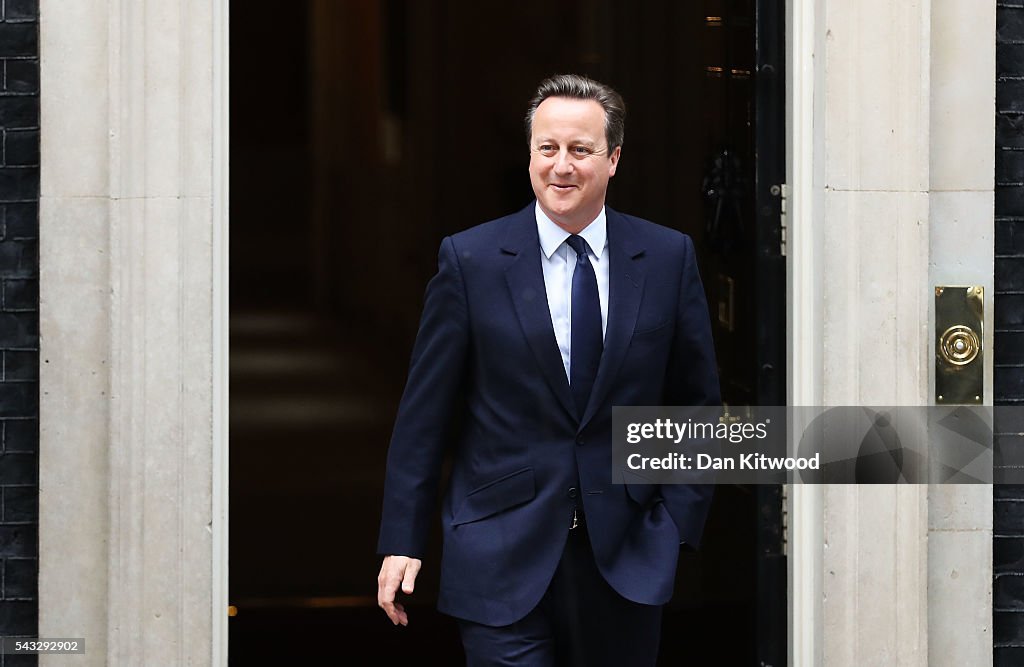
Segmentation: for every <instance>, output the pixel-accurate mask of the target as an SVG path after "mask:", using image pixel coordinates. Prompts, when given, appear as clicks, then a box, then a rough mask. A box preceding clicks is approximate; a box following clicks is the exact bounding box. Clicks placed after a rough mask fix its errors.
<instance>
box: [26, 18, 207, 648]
mask: <svg viewBox="0 0 1024 667" xmlns="http://www.w3.org/2000/svg"><path fill="white" fill-rule="evenodd" d="M226 5H227V2H226V0H223V1H217V2H213V3H210V2H203V1H201V0H183V1H182V2H163V1H162V0H139V1H136V0H120V1H117V0H115V1H114V2H105V1H104V2H100V1H98V0H80V1H76V2H72V3H67V2H56V1H54V0H42V6H41V15H42V17H43V18H42V21H41V51H42V61H41V91H42V95H41V113H42V131H41V136H42V175H41V191H42V193H41V200H40V239H41V241H40V265H41V276H40V319H41V323H40V328H41V332H40V338H41V352H40V355H41V358H42V363H41V372H40V387H41V405H40V423H41V433H40V552H41V558H40V621H39V632H40V636H43V637H84V638H85V640H86V653H85V655H84V656H81V657H80V658H78V659H76V661H77V664H82V665H182V664H212V663H214V662H217V663H222V662H224V648H225V647H224V646H223V645H224V643H225V640H226V636H225V633H224V617H225V615H226V600H225V599H224V597H225V590H226V589H225V586H224V583H225V581H226V580H225V571H224V563H225V562H226V561H225V559H224V557H223V554H224V541H225V538H226V526H225V524H224V522H223V518H224V516H225V514H224V511H223V510H224V508H223V506H222V504H221V502H220V501H221V500H222V498H223V493H225V492H226V488H225V486H224V484H223V483H222V473H223V464H224V460H223V452H224V450H223V445H224V439H223V433H224V424H223V421H222V420H221V417H222V415H223V413H221V412H218V411H215V400H218V401H223V395H222V388H223V386H222V385H221V384H218V383H219V382H220V381H221V380H222V379H223V378H224V377H226V376H223V375H221V374H222V373H223V372H224V362H225V361H226V356H224V354H223V352H224V350H225V347H224V340H223V331H224V328H223V326H222V320H223V317H224V316H225V314H226V312H225V311H224V308H223V303H224V299H225V298H226V297H225V294H226V291H225V289H223V288H226V283H224V284H220V282H219V281H221V280H222V275H223V271H221V269H222V268H224V267H223V262H222V255H221V253H222V251H223V249H224V248H225V247H226V245H225V244H226V239H224V238H223V237H222V235H221V234H220V232H221V231H222V230H223V228H222V227H218V225H222V224H223V223H224V220H225V218H224V202H225V199H224V195H225V194H226V192H225V190H226V185H225V184H226V181H225V180H224V178H223V176H224V173H225V171H224V169H225V165H226V162H225V159H226V155H225V154H224V152H223V151H222V150H220V146H221V145H226V137H227V135H226V123H224V122H223V111H224V102H225V100H226V94H227V89H226V85H224V82H226V74H225V71H224V65H225V64H226V58H224V47H225V46H226V41H225V40H226V34H227V33H226V24H225V23H224V22H223V21H224V19H225V18H226ZM216 142H220V143H216ZM66 660H67V658H66V657H65V656H61V657H56V658H52V659H46V658H44V659H43V660H41V663H42V664H55V665H56V664H63V663H64V662H66Z"/></svg>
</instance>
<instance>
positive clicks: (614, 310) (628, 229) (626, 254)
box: [541, 208, 645, 430]
mask: <svg viewBox="0 0 1024 667" xmlns="http://www.w3.org/2000/svg"><path fill="white" fill-rule="evenodd" d="M605 210H606V211H607V219H608V259H609V261H610V262H611V264H609V265H608V326H607V330H606V331H605V337H604V352H603V353H602V355H601V364H600V365H599V366H598V368H597V378H596V379H595V380H594V388H593V390H592V391H591V392H590V400H589V401H588V402H587V409H586V411H585V412H584V413H583V419H582V420H580V430H583V428H584V427H585V426H586V425H587V423H588V422H589V421H590V420H591V419H592V418H593V416H594V414H595V413H596V412H597V408H598V406H600V405H601V404H602V403H603V402H604V399H605V397H606V396H607V395H608V390H609V389H610V388H611V385H612V382H613V381H614V380H615V376H616V375H617V374H618V372H619V367H620V366H621V365H622V361H623V359H624V358H625V356H626V350H627V349H628V348H629V343H630V340H632V338H633V329H634V327H635V326H636V318H637V313H638V312H639V310H640V298H641V297H642V296H643V293H644V277H645V272H644V270H643V263H642V262H641V261H638V259H639V257H640V256H641V255H643V252H644V248H643V246H642V245H641V244H640V243H639V241H638V239H637V235H636V233H635V232H634V230H633V229H632V224H631V223H630V222H629V221H628V220H627V219H626V218H624V217H623V216H622V215H620V214H619V213H617V212H616V211H613V210H612V209H611V208H606V209H605ZM541 283H542V288H543V277H542V280H541ZM552 335H554V334H552ZM559 361H560V359H559ZM559 370H561V364H559ZM562 375H563V376H564V372H563V373H562ZM570 396H571V393H570Z"/></svg>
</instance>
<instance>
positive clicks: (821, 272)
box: [789, 0, 995, 666]
mask: <svg viewBox="0 0 1024 667" xmlns="http://www.w3.org/2000/svg"><path fill="white" fill-rule="evenodd" d="M994 12H995V7H994V5H993V6H982V5H978V4H977V3H969V2H965V1H964V0H917V1H909V2H899V3H892V2H888V1H887V0H865V1H864V2H856V3H851V2H843V1H841V0H822V1H819V2H812V1H810V0H808V1H805V2H801V1H799V0H798V1H796V2H794V3H792V5H791V6H790V14H791V17H792V20H791V24H790V27H791V29H792V31H791V33H790V45H791V51H790V52H791V56H792V57H791V63H790V64H791V70H792V71H791V75H790V76H791V89H790V92H789V94H790V99H791V101H792V104H791V124H790V137H791V142H790V146H791V149H792V151H791V155H790V158H791V169H790V177H791V178H792V180H791V183H792V185H793V188H792V190H791V192H792V196H793V202H792V203H793V208H792V212H793V217H792V238H793V254H792V255H791V257H792V259H791V263H792V272H791V289H792V291H791V305H792V307H791V311H792V312H791V317H792V320H791V324H792V327H793V331H794V344H793V347H791V350H790V354H791V378H792V382H793V386H792V397H793V401H794V402H796V403H798V404H803V405H808V404H815V403H818V404H822V405H929V404H932V403H933V402H934V401H933V399H932V387H933V386H934V379H933V377H932V375H933V371H932V366H933V364H932V358H933V357H932V355H933V354H934V347H933V341H932V337H933V333H932V332H933V330H934V326H933V322H934V319H933V318H934V313H933V312H932V295H933V286H934V284H935V283H936V282H950V283H953V284H983V285H986V286H987V293H986V297H987V305H988V312H989V317H990V318H991V304H992V302H991V282H992V250H991V246H992V244H991V237H990V234H991V229H992V204H991V198H992V189H993V181H992V173H993V170H992V162H991V159H992V158H991V156H992V154H993V132H992V127H993V120H992V119H993V115H994V114H993V111H994V110H993V106H992V105H993V94H992V90H991V89H992V86H993V82H994V78H995V67H994V62H995V61H994V16H995V14H994ZM808 124H809V125H808ZM968 222H969V224H970V229H971V232H972V233H973V234H974V236H973V237H972V238H971V240H970V241H969V242H967V243H964V242H963V241H962V238H961V236H960V234H962V233H963V232H965V231H966V229H965V226H966V225H967V224H968ZM990 330H991V326H989V327H988V331H987V332H986V341H985V345H986V347H987V349H989V350H991V334H990V333H989V332H990ZM986 361H987V363H988V367H987V369H986V374H987V376H988V378H989V380H988V382H989V388H988V390H987V392H986V396H987V397H988V398H989V402H990V401H991V391H990V387H991V384H990V383H991V355H990V354H989V355H988V356H987V358H986ZM792 513H793V518H792V521H791V525H792V528H793V530H792V534H791V535H792V538H793V539H792V550H791V552H790V553H791V557H792V559H791V560H792V564H793V565H792V569H791V577H792V579H791V580H792V588H791V602H792V605H793V608H792V610H791V639H792V649H791V656H792V662H793V664H799V665H817V664H827V665H863V664H885V665H921V666H924V665H934V664H949V665H954V664H986V663H987V662H991V636H990V633H989V632H987V631H986V630H987V629H989V628H990V626H991V621H990V611H991V604H990V600H989V598H990V595H991V593H990V591H991V554H990V551H991V487H984V486H977V487H960V488H957V487H942V488H940V487H932V488H929V487H927V486H879V485H875V486H863V487H858V486H852V485H851V486H842V485H833V486H825V487H819V488H801V489H794V490H793V505H792ZM968 569H969V572H968V571H967V570H968ZM972 596H973V597H972Z"/></svg>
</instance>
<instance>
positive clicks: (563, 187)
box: [551, 183, 576, 192]
mask: <svg viewBox="0 0 1024 667" xmlns="http://www.w3.org/2000/svg"><path fill="white" fill-rule="evenodd" d="M551 187H553V188H554V189H556V190H559V191H562V192H564V191H566V190H572V189H574V188H575V187H576V186H575V185H571V184H569V183H552V184H551Z"/></svg>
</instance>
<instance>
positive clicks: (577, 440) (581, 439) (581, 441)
mask: <svg viewBox="0 0 1024 667" xmlns="http://www.w3.org/2000/svg"><path fill="white" fill-rule="evenodd" d="M576 444H577V445H582V444H583V436H582V435H581V436H580V437H578V438H576Z"/></svg>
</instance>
